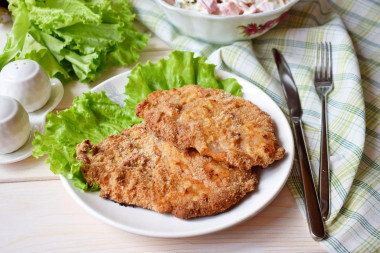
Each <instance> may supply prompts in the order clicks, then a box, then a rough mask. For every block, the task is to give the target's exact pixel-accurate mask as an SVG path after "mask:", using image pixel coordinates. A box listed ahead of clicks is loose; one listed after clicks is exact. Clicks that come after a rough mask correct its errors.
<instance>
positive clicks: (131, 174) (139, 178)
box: [76, 125, 258, 219]
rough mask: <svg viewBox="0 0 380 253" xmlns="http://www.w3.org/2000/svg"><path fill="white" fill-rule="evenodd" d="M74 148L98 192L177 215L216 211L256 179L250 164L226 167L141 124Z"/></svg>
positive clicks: (231, 202) (250, 188)
mask: <svg viewBox="0 0 380 253" xmlns="http://www.w3.org/2000/svg"><path fill="white" fill-rule="evenodd" d="M76 150H77V160H78V161H82V162H83V165H82V167H81V171H82V174H83V176H84V178H85V180H86V182H87V183H88V184H89V185H94V184H95V183H97V184H99V185H100V187H101V191H100V196H101V197H103V198H106V199H110V200H113V201H115V202H118V203H120V204H125V205H135V206H139V207H143V208H147V209H151V210H154V211H157V212H160V213H173V214H174V215H175V216H176V217H178V218H182V219H189V218H193V217H199V216H208V215H214V214H217V213H221V212H223V211H225V210H227V209H228V208H230V207H231V206H233V205H235V204H236V203H237V202H238V201H239V200H241V199H242V198H243V197H244V196H245V195H246V194H247V193H248V192H251V191H253V190H254V189H255V187H256V185H257V182H258V180H257V177H256V174H255V173H254V172H252V171H251V170H249V171H247V170H237V169H235V168H231V167H228V166H227V165H226V164H224V163H222V162H217V161H215V160H214V159H212V158H211V157H205V156H201V155H200V154H199V153H198V152H197V151H196V150H194V149H188V150H180V149H178V148H176V147H175V146H174V145H172V144H171V143H169V142H166V141H164V140H163V139H159V138H157V137H156V136H155V135H154V134H153V133H152V132H151V131H147V129H146V127H145V125H135V126H133V127H132V128H130V129H126V130H124V131H123V132H122V133H121V134H119V135H111V136H109V137H108V138H107V139H104V140H103V141H101V142H100V143H99V144H98V145H91V143H90V141H89V140H85V141H83V142H82V143H80V144H79V145H78V146H77V149H76Z"/></svg>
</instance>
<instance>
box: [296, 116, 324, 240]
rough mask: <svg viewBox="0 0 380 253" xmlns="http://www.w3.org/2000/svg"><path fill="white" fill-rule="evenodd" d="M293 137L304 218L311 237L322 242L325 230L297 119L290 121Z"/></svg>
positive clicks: (299, 123)
mask: <svg viewBox="0 0 380 253" xmlns="http://www.w3.org/2000/svg"><path fill="white" fill-rule="evenodd" d="M292 122H293V127H294V135H295V138H296V144H297V152H298V163H299V167H300V169H301V178H302V183H303V184H302V185H303V190H304V196H305V207H306V217H307V221H308V224H309V230H310V234H311V237H312V238H313V239H314V240H316V241H319V240H322V239H323V238H324V237H325V228H324V225H323V220H322V215H321V210H320V209H319V203H318V197H317V194H316V191H315V187H314V181H313V175H312V173H311V167H310V163H309V158H308V155H307V149H306V144H305V139H304V134H303V130H302V121H301V119H299V118H296V119H294V118H293V119H292Z"/></svg>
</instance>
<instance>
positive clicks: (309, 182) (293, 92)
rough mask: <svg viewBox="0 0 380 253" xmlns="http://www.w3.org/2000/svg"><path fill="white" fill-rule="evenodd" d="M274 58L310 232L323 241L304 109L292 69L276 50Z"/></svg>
mask: <svg viewBox="0 0 380 253" xmlns="http://www.w3.org/2000/svg"><path fill="white" fill-rule="evenodd" d="M272 52H273V56H274V59H275V62H276V65H277V70H278V73H279V75H280V80H281V85H282V88H283V90H284V94H285V98H286V102H287V104H288V108H289V115H290V118H291V121H292V125H293V130H294V136H295V140H296V146H297V153H298V164H299V168H300V170H301V177H302V183H303V184H302V185H303V190H304V197H305V206H306V217H307V221H308V224H309V230H310V234H311V236H312V238H313V239H314V240H322V239H323V238H324V237H325V235H326V234H325V228H324V225H323V220H322V215H321V211H320V209H319V203H318V197H317V194H316V191H315V187H314V181H313V175H312V173H311V167H310V162H309V157H308V155H307V149H306V143H305V138H304V134H303V129H302V120H301V116H302V108H301V102H300V98H299V95H298V90H297V86H296V85H295V82H294V79H293V76H292V73H291V72H290V68H289V66H288V64H287V62H286V61H285V58H284V57H283V56H282V54H281V53H280V52H279V51H278V50H277V49H275V48H273V49H272Z"/></svg>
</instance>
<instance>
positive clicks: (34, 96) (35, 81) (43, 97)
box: [0, 59, 51, 112]
mask: <svg viewBox="0 0 380 253" xmlns="http://www.w3.org/2000/svg"><path fill="white" fill-rule="evenodd" d="M50 92H51V84H50V79H49V76H48V75H47V74H46V72H45V70H44V69H43V68H42V67H41V66H40V65H39V64H38V63H37V62H35V61H33V60H28V59H27V60H17V61H13V62H10V63H8V64H7V65H6V66H4V67H3V69H2V70H1V72H0V95H3V96H9V97H13V98H15V99H17V100H18V101H19V102H20V103H21V104H22V105H23V106H24V108H25V110H26V111H27V112H33V111H36V110H38V109H40V108H41V107H43V106H44V105H45V104H46V102H47V101H48V100H49V98H50Z"/></svg>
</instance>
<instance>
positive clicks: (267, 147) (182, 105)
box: [136, 85, 285, 170]
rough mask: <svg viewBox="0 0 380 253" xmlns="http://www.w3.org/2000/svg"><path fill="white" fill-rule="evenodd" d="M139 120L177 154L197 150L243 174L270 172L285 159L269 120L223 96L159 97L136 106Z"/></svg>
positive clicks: (200, 92)
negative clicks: (178, 150)
mask: <svg viewBox="0 0 380 253" xmlns="http://www.w3.org/2000/svg"><path fill="white" fill-rule="evenodd" d="M136 114H137V115H138V116H139V117H141V118H143V119H144V120H145V122H146V125H147V127H148V128H149V129H150V130H152V131H154V132H155V134H156V135H157V136H159V137H162V138H164V139H165V140H166V141H169V142H171V143H173V144H174V145H176V146H177V147H178V148H181V149H186V148H195V149H196V150H197V151H198V152H199V153H200V154H201V155H206V156H211V157H212V158H214V159H215V160H217V161H222V162H225V163H227V164H228V165H231V166H236V167H238V168H242V169H246V170H248V169H251V168H252V167H253V166H262V167H267V166H268V165H270V164H272V163H273V162H274V161H276V160H279V159H281V158H282V157H283V156H284V152H285V150H284V148H283V147H281V146H280V145H279V143H278V141H277V139H276V136H275V133H274V125H273V122H272V120H271V118H270V116H269V115H268V114H267V113H265V112H263V111H262V110H260V108H259V107H258V106H256V105H255V104H253V103H252V102H250V101H247V100H245V99H243V98H239V97H235V96H233V95H231V94H229V93H227V92H224V91H223V90H217V89H205V88H202V87H199V86H197V85H187V86H184V87H182V88H174V89H171V90H168V91H163V90H159V91H155V92H153V93H151V94H150V95H149V96H148V97H147V98H146V99H145V100H143V101H142V102H141V103H140V104H138V105H137V106H136Z"/></svg>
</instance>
